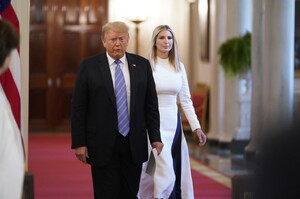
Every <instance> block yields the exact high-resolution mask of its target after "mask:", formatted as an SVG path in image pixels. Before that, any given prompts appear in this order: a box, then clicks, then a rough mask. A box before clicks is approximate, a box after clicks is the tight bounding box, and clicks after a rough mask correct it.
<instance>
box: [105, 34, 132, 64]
mask: <svg viewBox="0 0 300 199" xmlns="http://www.w3.org/2000/svg"><path fill="white" fill-rule="evenodd" d="M102 43H103V46H104V48H105V49H106V51H107V52H108V54H109V55H110V56H111V57H112V58H114V59H120V58H121V57H123V56H124V54H125V52H126V50H127V46H128V33H127V32H126V33H124V32H115V31H112V30H109V31H108V32H107V33H106V34H105V36H104V38H103V40H102Z"/></svg>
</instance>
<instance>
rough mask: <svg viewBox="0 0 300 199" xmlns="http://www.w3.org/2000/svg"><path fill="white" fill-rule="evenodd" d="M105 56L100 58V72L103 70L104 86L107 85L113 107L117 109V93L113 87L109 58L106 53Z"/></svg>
mask: <svg viewBox="0 0 300 199" xmlns="http://www.w3.org/2000/svg"><path fill="white" fill-rule="evenodd" d="M103 55H104V56H102V57H101V58H100V61H99V62H100V63H99V67H100V70H101V75H102V78H103V80H104V84H105V87H106V90H107V93H108V96H109V98H110V99H111V101H112V103H113V105H114V106H115V107H116V108H117V105H116V96H115V91H114V87H113V82H112V77H111V72H110V68H109V65H108V60H107V57H106V55H105V53H104V54H103Z"/></svg>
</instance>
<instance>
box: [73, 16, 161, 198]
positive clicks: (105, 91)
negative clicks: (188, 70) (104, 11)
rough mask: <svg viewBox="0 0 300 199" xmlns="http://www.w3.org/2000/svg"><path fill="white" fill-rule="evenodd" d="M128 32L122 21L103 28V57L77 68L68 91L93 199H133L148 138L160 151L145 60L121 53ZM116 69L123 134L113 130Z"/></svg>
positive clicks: (153, 96) (75, 144)
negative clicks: (122, 88) (121, 97)
mask: <svg viewBox="0 0 300 199" xmlns="http://www.w3.org/2000/svg"><path fill="white" fill-rule="evenodd" d="M128 30H129V28H128V26H127V25H126V24H125V23H123V22H110V23H107V24H106V25H104V26H103V27H102V43H103V46H104V47H105V49H106V53H103V54H100V55H97V56H94V57H91V58H88V59H86V60H84V61H83V62H82V63H81V64H80V69H79V72H78V75H77V80H76V85H75V89H74V93H73V99H72V148H73V149H75V154H76V157H77V158H78V159H79V160H80V161H82V162H83V163H89V164H90V165H91V168H92V177H93V187H94V197H95V198H97V199H98V198H105V199H120V198H128V199H131V198H137V192H138V189H139V181H140V175H141V169H142V163H143V162H145V161H146V160H147V158H148V143H147V135H148V137H149V139H150V142H151V145H152V147H153V148H156V150H157V152H158V154H159V153H160V152H161V150H162V148H163V144H162V142H161V138H160V132H159V112H158V102H157V94H156V90H155V83H154V80H153V76H152V70H151V67H150V64H149V62H148V60H146V59H145V58H143V57H141V56H138V55H135V54H131V53H127V52H126V49H127V46H128V40H129V33H128ZM116 60H119V62H118V63H116V62H115V61H116ZM117 65H119V66H120V68H121V71H122V74H123V76H124V78H123V79H124V81H125V82H124V83H122V85H124V84H125V85H126V91H125V92H126V94H124V95H126V97H125V98H126V100H127V103H126V102H125V104H126V105H127V108H126V110H128V114H126V117H129V131H128V130H127V132H126V133H128V134H127V135H121V134H120V132H121V129H120V126H118V125H120V121H119V124H118V117H119V116H118V110H117V109H118V106H119V105H118V104H117V100H116V94H115V92H116V90H115V89H116V87H117V86H116V84H117V85H119V83H115V81H116V79H118V77H115V74H116V73H117V72H116V71H117V69H116V68H117ZM123 76H122V77H123ZM124 110H125V109H124ZM119 120H120V119H119Z"/></svg>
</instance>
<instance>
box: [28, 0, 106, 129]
mask: <svg viewBox="0 0 300 199" xmlns="http://www.w3.org/2000/svg"><path fill="white" fill-rule="evenodd" d="M107 19H108V1H107V0H101V1H99V0H31V1H30V36H29V37H30V38H29V130H30V131H69V130H70V115H71V111H70V110H71V98H72V91H73V86H74V83H75V77H76V73H77V70H78V66H79V63H80V61H81V60H83V59H85V58H87V57H89V56H92V55H95V54H98V53H100V52H104V51H105V49H104V47H103V46H102V42H101V27H102V25H103V24H105V23H106V22H107Z"/></svg>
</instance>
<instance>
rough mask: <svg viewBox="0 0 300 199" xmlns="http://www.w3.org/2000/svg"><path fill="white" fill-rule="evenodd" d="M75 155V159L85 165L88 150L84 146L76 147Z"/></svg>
mask: <svg viewBox="0 0 300 199" xmlns="http://www.w3.org/2000/svg"><path fill="white" fill-rule="evenodd" d="M74 151H75V155H76V157H77V159H78V160H79V161H81V162H83V163H84V164H86V163H87V162H86V158H88V157H89V156H88V149H87V147H86V146H82V147H78V148H76V149H75V150H74Z"/></svg>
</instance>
